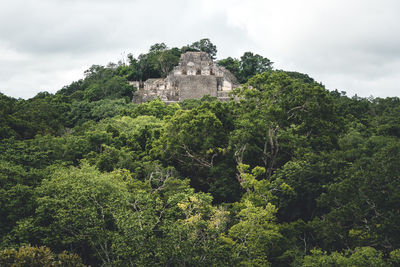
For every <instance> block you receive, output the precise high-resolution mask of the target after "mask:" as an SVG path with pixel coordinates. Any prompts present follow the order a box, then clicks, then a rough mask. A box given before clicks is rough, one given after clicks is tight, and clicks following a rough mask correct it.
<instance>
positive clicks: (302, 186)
mask: <svg viewBox="0 0 400 267" xmlns="http://www.w3.org/2000/svg"><path fill="white" fill-rule="evenodd" d="M186 51H204V52H207V53H208V54H209V55H210V56H211V57H212V58H214V59H215V56H216V53H217V49H216V46H215V45H214V44H212V43H211V42H210V40H209V39H202V40H200V41H198V42H194V43H193V44H191V45H187V46H184V47H182V48H169V47H167V46H166V45H165V44H164V43H161V44H155V45H153V46H151V48H150V50H149V51H148V52H147V53H144V54H141V55H139V56H138V57H137V58H135V57H134V56H133V55H129V56H128V58H127V60H126V61H123V62H118V63H116V64H114V63H110V64H108V65H107V66H99V65H93V66H92V67H91V68H90V69H88V70H87V71H86V72H85V77H84V78H83V79H81V80H78V81H75V82H73V83H71V84H70V85H67V86H65V87H64V88H62V89H61V90H59V91H58V92H57V93H55V94H50V93H47V92H43V93H39V94H37V95H36V96H35V97H33V98H31V99H28V100H23V99H15V98H11V97H8V96H6V95H4V94H0V140H1V141H0V218H1V220H0V266H11V265H12V264H17V265H16V266H86V265H91V266H399V265H400V139H399V137H400V99H399V98H397V97H388V98H372V97H370V98H360V97H357V96H353V97H348V96H346V93H345V92H339V91H328V90H326V89H325V88H324V85H323V84H321V83H318V82H316V81H314V79H312V78H311V77H309V76H308V75H306V74H302V73H298V72H289V71H284V70H276V69H274V68H273V63H272V62H271V61H270V60H269V59H268V58H264V57H263V56H260V55H257V54H254V53H251V52H246V53H244V54H243V56H242V57H241V58H240V59H235V58H231V57H229V58H226V59H222V60H219V61H218V62H219V64H220V65H222V66H224V67H226V68H227V69H229V70H230V71H231V72H232V73H233V74H235V76H237V78H238V80H239V81H240V82H241V84H242V86H241V87H239V88H237V89H235V90H234V92H233V93H232V96H231V97H232V100H231V101H229V102H220V101H217V100H216V99H215V98H213V97H210V96H205V97H203V98H202V99H199V100H195V99H192V100H185V101H182V102H180V103H176V104H170V105H165V104H164V103H163V102H162V101H161V100H159V99H158V100H154V101H151V102H147V103H143V104H133V103H132V102H131V101H132V93H133V92H134V91H135V90H136V88H134V87H132V86H131V85H129V84H128V81H130V80H146V79H147V78H154V77H165V76H166V75H167V74H168V72H169V71H170V70H171V69H172V68H173V66H175V65H176V64H177V63H178V61H179V58H180V55H181V54H182V53H184V52H186ZM18 264H20V265H18Z"/></svg>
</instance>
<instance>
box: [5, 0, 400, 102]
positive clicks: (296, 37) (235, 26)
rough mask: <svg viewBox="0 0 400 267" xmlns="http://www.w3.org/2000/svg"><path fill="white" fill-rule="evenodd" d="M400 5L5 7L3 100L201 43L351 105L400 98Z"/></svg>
mask: <svg viewBox="0 0 400 267" xmlns="http://www.w3.org/2000/svg"><path fill="white" fill-rule="evenodd" d="M399 13H400V1H398V0H324V1H321V0H302V1H299V0H280V1H271V0H195V1H194V0H168V1H166V0H0V92H2V93H4V94H6V95H8V96H12V97H16V98H25V99H27V98H31V97H33V96H35V95H36V94H37V93H38V92H43V91H48V92H51V93H55V92H56V91H58V90H59V89H61V88H62V87H63V86H65V85H68V84H70V83H71V82H73V81H76V80H78V79H81V78H83V72H84V71H85V70H86V69H88V68H89V67H90V66H91V65H93V64H97V65H107V64H108V63H109V62H118V61H124V60H125V59H126V56H127V54H129V53H131V54H133V55H134V56H135V57H137V56H138V55H139V54H141V53H146V52H147V51H148V49H149V47H150V46H151V45H153V44H155V43H160V42H164V43H166V44H167V45H168V46H169V47H182V46H184V45H187V44H191V43H193V42H195V41H198V40H200V39H202V38H209V39H210V40H211V42H212V43H214V44H215V45H216V46H217V49H218V54H217V59H223V58H226V57H229V56H231V57H234V58H240V56H242V55H243V53H244V52H246V51H251V52H253V53H257V54H260V55H262V56H263V57H267V58H269V59H270V60H271V61H273V62H274V67H275V68H276V69H283V70H289V71H298V72H302V73H306V74H308V75H309V76H311V77H312V78H314V79H315V80H316V81H318V82H321V83H322V84H324V85H325V86H326V88H327V89H329V90H335V89H337V90H338V91H345V92H347V95H348V96H353V95H355V94H357V95H358V96H361V97H369V96H374V97H393V96H400V90H399V89H400V88H399V84H400V16H399Z"/></svg>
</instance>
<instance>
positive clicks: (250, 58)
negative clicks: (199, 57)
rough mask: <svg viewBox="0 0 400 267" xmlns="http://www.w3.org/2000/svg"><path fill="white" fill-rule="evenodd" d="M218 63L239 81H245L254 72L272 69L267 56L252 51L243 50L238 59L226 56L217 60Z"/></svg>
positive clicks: (254, 73) (258, 72) (259, 72)
mask: <svg viewBox="0 0 400 267" xmlns="http://www.w3.org/2000/svg"><path fill="white" fill-rule="evenodd" d="M218 64H219V65H221V66H223V67H225V68H226V69H227V70H229V71H230V72H232V74H233V75H235V77H236V78H237V79H238V80H239V82H240V83H246V82H247V81H248V80H249V79H250V78H251V77H253V76H254V75H256V74H261V73H263V72H266V71H271V70H272V64H273V62H271V61H270V60H269V59H268V58H264V57H262V56H260V55H258V54H253V53H252V52H245V53H244V54H243V56H241V57H240V60H239V59H234V58H231V57H228V58H226V59H222V60H219V61H218Z"/></svg>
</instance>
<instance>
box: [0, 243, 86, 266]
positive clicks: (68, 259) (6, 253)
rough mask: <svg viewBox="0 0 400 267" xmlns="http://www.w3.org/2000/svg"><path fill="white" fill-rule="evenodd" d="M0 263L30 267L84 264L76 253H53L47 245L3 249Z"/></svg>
mask: <svg viewBox="0 0 400 267" xmlns="http://www.w3.org/2000/svg"><path fill="white" fill-rule="evenodd" d="M0 265H1V266H4V267H11V266H31V267H35V266H37V267H43V266H45V267H50V266H52V267H53V266H54V267H56V266H57V267H62V266H65V267H67V266H77V267H80V266H82V267H83V266H85V265H83V264H82V260H81V258H80V257H79V256H78V255H76V254H70V253H67V252H65V251H64V252H62V253H60V254H54V253H52V252H51V251H50V249H49V248H48V247H43V246H42V247H31V246H22V247H20V248H19V249H18V250H16V249H13V248H11V249H4V250H2V251H0Z"/></svg>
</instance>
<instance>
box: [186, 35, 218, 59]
mask: <svg viewBox="0 0 400 267" xmlns="http://www.w3.org/2000/svg"><path fill="white" fill-rule="evenodd" d="M190 48H191V49H193V50H195V51H201V52H206V53H207V54H208V55H209V56H210V58H211V59H215V58H216V55H217V46H216V45H214V44H213V43H211V41H210V39H208V38H204V39H201V40H200V41H197V42H194V43H192V44H191V45H190Z"/></svg>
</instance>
